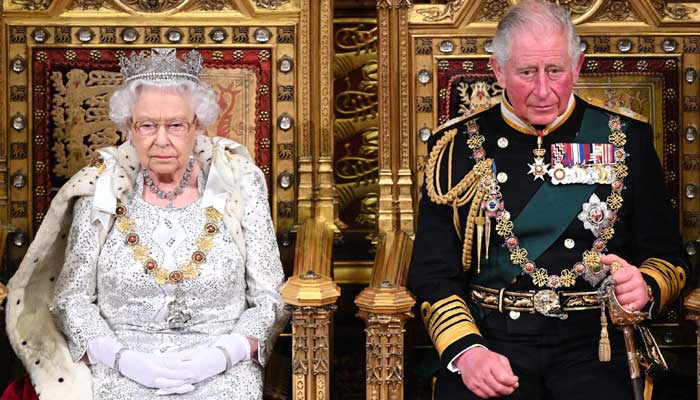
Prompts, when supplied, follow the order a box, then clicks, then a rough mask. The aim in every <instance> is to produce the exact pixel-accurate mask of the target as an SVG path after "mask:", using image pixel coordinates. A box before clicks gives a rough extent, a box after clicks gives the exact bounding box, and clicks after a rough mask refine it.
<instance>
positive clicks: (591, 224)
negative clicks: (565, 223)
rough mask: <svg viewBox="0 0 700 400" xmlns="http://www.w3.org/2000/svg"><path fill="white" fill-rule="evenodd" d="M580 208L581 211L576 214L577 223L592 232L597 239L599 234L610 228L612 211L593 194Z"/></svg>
mask: <svg viewBox="0 0 700 400" xmlns="http://www.w3.org/2000/svg"><path fill="white" fill-rule="evenodd" d="M581 208H582V211H581V212H580V213H579V214H578V219H579V221H581V222H583V227H584V228H586V229H588V230H590V231H591V232H593V235H594V236H595V237H599V236H600V232H601V231H602V230H603V229H605V228H607V227H608V226H610V217H611V216H612V211H610V210H609V209H608V205H607V204H606V203H605V202H603V201H600V199H599V198H598V196H596V194H595V193H593V194H592V195H591V197H590V198H589V199H588V203H583V206H582V207H581Z"/></svg>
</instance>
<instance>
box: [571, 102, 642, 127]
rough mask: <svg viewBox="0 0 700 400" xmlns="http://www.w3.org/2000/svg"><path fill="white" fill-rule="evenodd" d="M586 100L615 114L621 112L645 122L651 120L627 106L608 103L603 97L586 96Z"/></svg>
mask: <svg viewBox="0 0 700 400" xmlns="http://www.w3.org/2000/svg"><path fill="white" fill-rule="evenodd" d="M584 100H586V102H587V103H589V104H591V105H594V106H596V107H599V108H603V109H605V110H608V111H611V112H614V113H615V114H620V115H622V116H625V117H627V118H632V119H636V120H637V121H641V122H644V123H648V122H649V118H647V117H645V116H644V115H642V114H639V113H636V112H634V111H632V110H631V109H629V108H627V107H618V106H611V105H609V104H607V103H606V102H605V101H604V100H601V99H598V98H595V97H586V98H585V99H584Z"/></svg>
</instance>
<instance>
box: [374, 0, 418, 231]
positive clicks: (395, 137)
mask: <svg viewBox="0 0 700 400" xmlns="http://www.w3.org/2000/svg"><path fill="white" fill-rule="evenodd" d="M410 7H411V1H410V0H379V1H378V2H377V25H378V27H379V135H380V140H379V152H380V156H379V216H378V227H379V231H380V232H390V231H393V230H395V229H401V230H404V231H406V232H409V233H411V232H413V197H412V194H411V193H412V184H413V178H412V175H411V167H410V159H411V148H410V138H409V133H410V121H411V115H410V102H409V88H410V78H409V54H408V51H409V48H410V46H409V40H410V38H409V31H408V13H409V8H410Z"/></svg>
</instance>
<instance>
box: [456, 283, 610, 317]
mask: <svg viewBox="0 0 700 400" xmlns="http://www.w3.org/2000/svg"><path fill="white" fill-rule="evenodd" d="M469 287H470V289H471V290H470V298H471V300H472V301H473V302H474V303H476V304H478V305H480V306H482V307H484V308H488V309H491V310H498V311H499V312H500V313H505V312H506V311H512V312H527V313H530V314H534V313H535V312H538V313H540V314H542V315H545V316H547V317H557V318H560V319H566V318H567V314H566V313H568V312H571V311H588V310H598V309H600V298H599V297H598V292H596V291H591V292H555V291H553V290H550V289H544V290H528V291H526V292H514V291H508V290H505V289H492V288H487V287H483V286H478V285H469Z"/></svg>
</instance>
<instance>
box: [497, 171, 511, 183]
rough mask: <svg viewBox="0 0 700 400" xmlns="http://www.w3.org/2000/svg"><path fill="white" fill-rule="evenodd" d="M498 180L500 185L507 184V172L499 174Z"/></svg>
mask: <svg viewBox="0 0 700 400" xmlns="http://www.w3.org/2000/svg"><path fill="white" fill-rule="evenodd" d="M496 180H497V181H498V183H506V181H508V174H506V173H505V172H499V173H498V175H496Z"/></svg>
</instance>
